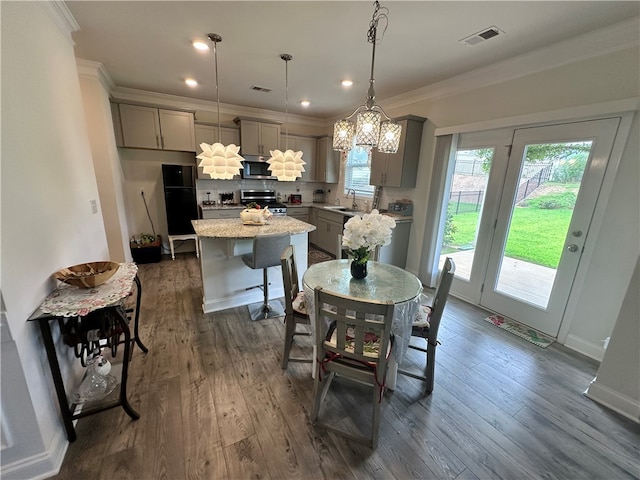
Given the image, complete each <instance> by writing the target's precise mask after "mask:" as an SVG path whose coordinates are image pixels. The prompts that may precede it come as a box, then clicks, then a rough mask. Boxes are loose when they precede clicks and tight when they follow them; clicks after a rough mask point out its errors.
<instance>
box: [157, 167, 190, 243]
mask: <svg viewBox="0 0 640 480" xmlns="http://www.w3.org/2000/svg"><path fill="white" fill-rule="evenodd" d="M195 175H196V169H195V166H189V165H162V181H163V183H164V203H165V205H166V209H167V226H168V229H169V235H187V234H193V233H195V232H194V230H193V226H192V225H191V220H197V219H198V202H197V200H196V177H195Z"/></svg>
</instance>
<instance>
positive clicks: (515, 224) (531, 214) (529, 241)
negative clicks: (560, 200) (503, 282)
mask: <svg viewBox="0 0 640 480" xmlns="http://www.w3.org/2000/svg"><path fill="white" fill-rule="evenodd" d="M572 214H573V210H571V209H569V208H558V209H548V210H545V209H540V208H533V207H518V208H516V210H515V212H514V215H513V220H512V225H511V233H510V235H509V238H508V240H507V248H506V255H507V256H508V257H511V258H517V259H520V260H526V261H528V262H531V263H535V264H537V265H544V266H546V267H551V268H557V267H558V262H559V261H560V255H561V254H562V248H563V245H564V240H565V236H566V232H567V229H568V228H569V222H570V221H571V215H572ZM477 222H478V213H477V212H470V213H459V214H458V215H453V225H454V226H455V227H456V229H457V230H456V232H455V234H454V235H453V238H454V241H453V242H452V246H453V247H463V248H464V246H465V245H470V244H472V243H473V241H474V239H475V229H476V224H477ZM447 250H448V251H449V252H451V251H456V250H457V248H453V249H451V248H447V249H446V250H445V249H444V248H443V250H442V251H443V253H447Z"/></svg>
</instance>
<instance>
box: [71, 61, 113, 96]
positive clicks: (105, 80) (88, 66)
mask: <svg viewBox="0 0 640 480" xmlns="http://www.w3.org/2000/svg"><path fill="white" fill-rule="evenodd" d="M76 65H77V67H78V75H80V76H85V77H92V78H97V79H98V81H99V82H100V83H101V84H102V86H103V87H104V89H105V90H106V91H107V92H110V91H111V90H113V89H114V88H116V84H115V83H114V82H113V79H112V78H111V75H109V72H107V69H106V68H105V67H104V65H103V64H102V63H99V62H93V61H91V60H82V59H79V58H77V59H76Z"/></svg>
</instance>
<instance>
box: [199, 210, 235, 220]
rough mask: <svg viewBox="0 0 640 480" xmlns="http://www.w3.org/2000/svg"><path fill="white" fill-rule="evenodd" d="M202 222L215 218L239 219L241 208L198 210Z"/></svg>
mask: <svg viewBox="0 0 640 480" xmlns="http://www.w3.org/2000/svg"><path fill="white" fill-rule="evenodd" d="M200 211H201V212H202V219H203V220H212V219H216V218H240V212H241V211H242V208H217V209H207V210H202V209H201V210H200Z"/></svg>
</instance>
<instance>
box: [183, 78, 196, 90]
mask: <svg viewBox="0 0 640 480" xmlns="http://www.w3.org/2000/svg"><path fill="white" fill-rule="evenodd" d="M184 83H186V84H187V85H189V86H190V87H191V88H193V87H197V86H198V82H197V81H196V80H194V79H193V78H187V79H185V81H184Z"/></svg>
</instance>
